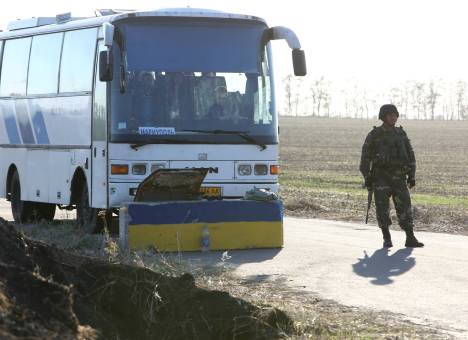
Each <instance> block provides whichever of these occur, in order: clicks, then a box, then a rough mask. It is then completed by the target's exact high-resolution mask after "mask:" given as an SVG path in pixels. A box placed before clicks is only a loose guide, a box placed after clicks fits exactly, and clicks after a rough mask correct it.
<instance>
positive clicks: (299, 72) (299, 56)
mask: <svg viewBox="0 0 468 340" xmlns="http://www.w3.org/2000/svg"><path fill="white" fill-rule="evenodd" d="M292 59H293V67H294V75H295V76H305V75H306V74H307V65H306V60H305V54H304V51H303V50H300V49H294V50H292Z"/></svg>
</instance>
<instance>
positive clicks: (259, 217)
mask: <svg viewBox="0 0 468 340" xmlns="http://www.w3.org/2000/svg"><path fill="white" fill-rule="evenodd" d="M120 215H121V216H120V217H121V223H120V229H121V230H120V234H121V236H120V237H121V239H125V242H124V243H126V244H127V245H128V246H129V247H130V248H132V249H138V248H146V247H148V246H153V247H155V248H156V249H158V250H160V251H197V250H200V249H201V247H202V240H203V237H209V246H210V249H211V250H228V249H248V248H277V247H282V246H283V205H282V203H281V201H269V202H262V201H249V200H221V201H177V202H151V203H149V202H134V203H127V204H125V205H124V207H123V208H122V209H121V214H120ZM206 229H208V233H206ZM204 230H205V232H204ZM204 233H205V235H204Z"/></svg>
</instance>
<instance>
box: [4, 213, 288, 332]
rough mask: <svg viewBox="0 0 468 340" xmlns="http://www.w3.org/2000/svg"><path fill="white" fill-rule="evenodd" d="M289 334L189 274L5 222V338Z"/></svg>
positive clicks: (284, 326)
mask: <svg viewBox="0 0 468 340" xmlns="http://www.w3.org/2000/svg"><path fill="white" fill-rule="evenodd" d="M85 325H86V326H85ZM291 329H292V321H291V319H290V318H289V317H288V316H287V315H286V314H284V313H283V312H281V311H279V310H277V309H270V310H267V311H265V309H260V308H258V307H256V306H254V305H252V304H250V303H248V302H245V301H243V300H240V299H237V298H234V297H232V296H230V295H229V294H228V293H225V292H220V291H209V290H206V289H201V288H197V287H196V286H195V283H194V279H193V277H192V276H191V275H189V274H185V275H182V276H180V277H168V276H164V275H161V274H158V273H156V272H153V271H151V270H148V269H145V268H140V267H134V266H129V265H123V264H109V263H107V262H104V261H102V260H98V259H92V258H88V257H84V256H79V255H74V254H70V253H67V252H64V251H62V250H59V249H58V248H56V247H53V246H49V245H46V244H44V243H40V242H37V241H31V240H28V239H26V238H24V237H23V236H22V235H21V234H19V233H18V232H17V231H16V230H15V229H14V227H13V226H12V225H9V224H8V223H7V222H6V221H5V220H3V219H2V218H0V338H1V339H18V338H21V339H51V338H60V339H100V338H102V339H232V338H236V339H275V338H281V337H282V336H283V335H284V333H283V331H285V332H289V331H290V330H291Z"/></svg>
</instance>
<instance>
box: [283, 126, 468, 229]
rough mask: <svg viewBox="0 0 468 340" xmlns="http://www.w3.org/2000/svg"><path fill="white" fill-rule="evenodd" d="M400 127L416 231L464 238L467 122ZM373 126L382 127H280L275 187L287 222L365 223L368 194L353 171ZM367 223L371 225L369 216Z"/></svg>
mask: <svg viewBox="0 0 468 340" xmlns="http://www.w3.org/2000/svg"><path fill="white" fill-rule="evenodd" d="M400 123H401V125H403V127H404V129H405V130H406V131H407V133H408V135H409V137H410V139H411V142H412V144H413V148H414V150H415V153H416V159H417V172H416V187H415V188H414V189H412V190H411V195H412V200H413V208H414V216H415V223H416V226H415V229H416V230H425V231H433V232H444V233H452V234H464V235H468V198H467V196H468V195H467V194H468V180H467V178H466V165H467V164H468V139H467V138H466V136H467V134H468V122H466V121H405V120H402V121H399V122H398V123H397V125H399V124H400ZM374 125H380V122H379V121H368V120H358V119H326V118H310V117H307V118H304V117H301V118H290V117H288V118H287V117H282V118H281V119H280V127H281V134H280V165H281V175H280V184H281V197H282V199H283V200H284V202H285V207H286V213H287V214H289V215H292V216H303V217H317V218H324V219H335V220H344V221H353V222H364V219H365V214H366V208H367V191H366V190H365V189H363V188H362V184H363V180H362V177H361V175H360V173H359V170H358V169H359V161H360V154H361V147H362V144H363V142H364V139H365V137H366V135H367V133H368V132H369V131H370V130H371V129H372V126H374ZM298 136H300V138H299V137H298ZM393 220H394V221H396V218H395V216H393ZM369 221H370V223H374V224H375V223H376V222H375V212H374V208H372V209H371V212H370V219H369ZM395 224H396V222H394V225H393V227H394V228H398V226H397V225H395Z"/></svg>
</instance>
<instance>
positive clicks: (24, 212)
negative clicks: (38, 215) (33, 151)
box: [11, 172, 33, 223]
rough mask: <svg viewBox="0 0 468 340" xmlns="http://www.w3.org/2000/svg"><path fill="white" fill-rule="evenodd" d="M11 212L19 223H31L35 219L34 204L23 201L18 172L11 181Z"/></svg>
mask: <svg viewBox="0 0 468 340" xmlns="http://www.w3.org/2000/svg"><path fill="white" fill-rule="evenodd" d="M11 212H12V214H13V219H14V220H15V222H17V223H25V222H30V221H31V220H32V219H33V204H32V202H29V201H23V200H21V184H20V179H19V175H18V172H15V173H14V174H13V177H12V180H11Z"/></svg>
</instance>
